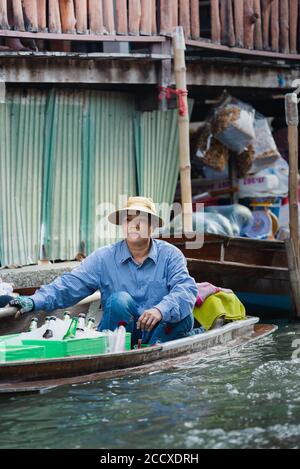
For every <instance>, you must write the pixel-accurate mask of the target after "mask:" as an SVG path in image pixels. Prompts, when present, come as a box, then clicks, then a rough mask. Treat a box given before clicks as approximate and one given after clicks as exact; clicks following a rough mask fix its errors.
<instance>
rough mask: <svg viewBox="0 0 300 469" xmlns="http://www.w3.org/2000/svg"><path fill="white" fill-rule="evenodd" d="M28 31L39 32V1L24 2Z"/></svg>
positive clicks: (29, 0)
mask: <svg viewBox="0 0 300 469" xmlns="http://www.w3.org/2000/svg"><path fill="white" fill-rule="evenodd" d="M22 4H23V15H24V24H25V29H26V31H33V32H37V31H38V12H37V0H22Z"/></svg>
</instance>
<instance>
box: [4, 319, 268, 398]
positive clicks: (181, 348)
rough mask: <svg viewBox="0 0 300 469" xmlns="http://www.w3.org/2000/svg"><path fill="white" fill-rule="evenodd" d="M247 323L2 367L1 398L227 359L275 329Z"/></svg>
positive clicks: (254, 320)
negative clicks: (120, 349) (119, 349)
mask: <svg viewBox="0 0 300 469" xmlns="http://www.w3.org/2000/svg"><path fill="white" fill-rule="evenodd" d="M258 322H259V319H258V318H247V319H245V320H243V321H236V322H233V323H229V324H226V325H225V326H223V327H221V328H219V329H215V330H212V331H209V332H206V333H203V334H200V335H194V336H191V337H188V338H183V339H178V340H174V341H170V342H166V343H163V344H159V345H156V346H153V347H149V348H145V349H141V350H131V351H128V352H124V353H121V354H105V355H98V356H97V355H89V356H78V357H67V358H55V359H39V360H30V361H18V362H8V363H3V364H1V365H0V393H15V392H34V391H45V390H47V389H53V388H55V387H58V386H63V385H69V384H80V383H86V382H92V381H99V380H100V379H104V378H105V379H106V378H112V377H119V376H123V375H126V374H133V373H149V372H155V371H160V370H164V369H169V368H172V367H176V366H178V365H182V364H184V363H187V362H190V361H193V360H196V361H197V362H198V361H199V360H201V359H203V360H204V359H205V358H207V357H209V356H212V355H216V354H220V353H221V354H222V355H224V354H226V353H228V352H229V351H231V350H232V349H235V348H237V347H242V346H244V345H246V344H249V343H251V342H253V341H256V340H258V339H261V338H262V337H265V336H267V335H269V334H271V333H272V332H274V331H275V330H276V329H277V327H276V326H273V325H264V324H258Z"/></svg>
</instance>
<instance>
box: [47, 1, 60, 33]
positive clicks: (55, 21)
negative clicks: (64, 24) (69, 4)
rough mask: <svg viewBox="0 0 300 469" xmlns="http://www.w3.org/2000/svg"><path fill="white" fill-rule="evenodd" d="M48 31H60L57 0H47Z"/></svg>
mask: <svg viewBox="0 0 300 469" xmlns="http://www.w3.org/2000/svg"><path fill="white" fill-rule="evenodd" d="M49 32H50V33H61V21H60V11H59V3H58V0H49Z"/></svg>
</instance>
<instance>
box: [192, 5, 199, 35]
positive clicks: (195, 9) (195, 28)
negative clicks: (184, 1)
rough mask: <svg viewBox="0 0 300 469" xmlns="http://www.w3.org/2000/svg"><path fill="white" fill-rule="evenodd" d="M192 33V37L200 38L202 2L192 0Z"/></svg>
mask: <svg viewBox="0 0 300 469" xmlns="http://www.w3.org/2000/svg"><path fill="white" fill-rule="evenodd" d="M191 35H192V39H199V38H200V3H199V0H191Z"/></svg>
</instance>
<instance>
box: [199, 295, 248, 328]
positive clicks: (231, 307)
mask: <svg viewBox="0 0 300 469" xmlns="http://www.w3.org/2000/svg"><path fill="white" fill-rule="evenodd" d="M194 316H195V318H196V319H197V321H198V322H199V324H200V325H201V326H203V327H204V328H205V329H206V330H207V331H208V330H209V329H210V328H211V327H212V325H213V323H214V322H215V320H216V319H219V318H221V317H223V318H224V319H225V321H239V320H241V319H245V318H246V310H245V307H244V305H243V304H242V303H241V302H240V300H239V299H238V297H237V296H236V295H235V294H234V293H224V292H219V293H215V294H214V295H211V296H209V297H208V298H206V300H205V301H204V303H203V305H202V306H195V308H194Z"/></svg>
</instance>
